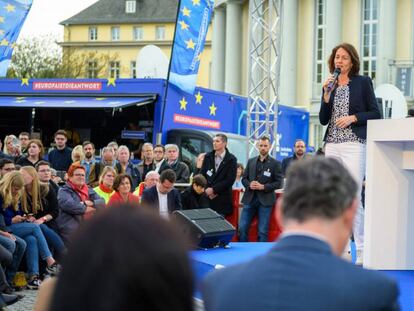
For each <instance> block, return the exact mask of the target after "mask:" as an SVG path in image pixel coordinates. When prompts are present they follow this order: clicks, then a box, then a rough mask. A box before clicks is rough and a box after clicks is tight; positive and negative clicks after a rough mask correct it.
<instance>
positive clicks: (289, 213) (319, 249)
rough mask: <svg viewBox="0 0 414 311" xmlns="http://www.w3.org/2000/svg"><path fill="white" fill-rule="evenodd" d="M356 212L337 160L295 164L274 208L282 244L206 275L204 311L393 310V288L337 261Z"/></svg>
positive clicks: (351, 184)
mask: <svg viewBox="0 0 414 311" xmlns="http://www.w3.org/2000/svg"><path fill="white" fill-rule="evenodd" d="M357 207H358V200H357V184H356V182H355V181H354V179H353V178H352V176H351V175H350V174H349V173H348V171H347V170H346V169H345V168H344V167H343V166H342V165H341V164H340V163H339V162H337V161H336V160H335V159H332V158H326V159H324V158H321V157H315V158H312V159H306V160H303V161H297V162H296V163H293V164H292V167H291V169H290V170H289V172H288V175H287V179H286V185H285V188H284V195H283V202H281V201H280V200H279V201H278V202H277V208H278V211H279V214H280V218H281V220H282V223H283V226H284V231H283V234H282V237H281V239H280V240H279V241H278V243H277V244H276V245H275V247H274V248H273V249H272V250H271V251H270V252H269V253H268V254H266V255H264V256H261V257H258V258H256V259H254V260H253V261H252V262H248V263H244V264H241V265H237V266H233V267H229V268H225V269H222V270H219V271H217V272H214V273H213V274H211V275H210V276H208V277H207V278H206V279H205V281H204V283H203V286H202V292H203V296H204V302H205V307H206V310H207V311H218V310H223V311H224V310H238V311H243V310H255V311H260V310H284V311H286V310H288V311H299V310H307V311H321V310H335V311H348V310H352V311H374V310H378V311H379V310H381V311H384V310H399V306H398V302H397V299H398V288H397V285H396V284H395V282H394V281H392V280H390V279H388V278H387V277H386V276H385V275H383V274H382V273H380V272H376V271H370V270H365V269H362V268H361V267H358V266H355V265H353V264H351V263H348V262H345V261H344V260H342V259H341V258H340V255H341V254H342V251H343V250H344V247H345V245H346V244H347V241H348V238H349V235H350V232H351V230H352V225H353V219H354V216H355V212H356V210H357Z"/></svg>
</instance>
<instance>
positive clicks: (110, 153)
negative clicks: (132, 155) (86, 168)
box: [89, 147, 122, 187]
mask: <svg viewBox="0 0 414 311" xmlns="http://www.w3.org/2000/svg"><path fill="white" fill-rule="evenodd" d="M94 166H95V169H94V175H95V179H94V180H92V179H91V178H89V182H90V185H91V186H92V187H96V186H98V185H99V176H101V172H102V171H103V169H104V168H105V166H110V167H112V168H113V169H114V170H115V171H116V173H117V174H121V173H122V166H121V164H119V163H118V162H117V161H116V158H115V152H114V150H113V149H112V147H104V148H103V149H102V159H101V162H99V163H98V162H96V163H95V165H94Z"/></svg>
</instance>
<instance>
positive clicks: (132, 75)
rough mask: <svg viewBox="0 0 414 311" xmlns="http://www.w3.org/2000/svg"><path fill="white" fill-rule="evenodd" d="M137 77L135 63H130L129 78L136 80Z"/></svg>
mask: <svg viewBox="0 0 414 311" xmlns="http://www.w3.org/2000/svg"><path fill="white" fill-rule="evenodd" d="M136 77H137V62H136V61H131V78H132V79H136Z"/></svg>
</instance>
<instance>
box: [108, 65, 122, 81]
mask: <svg viewBox="0 0 414 311" xmlns="http://www.w3.org/2000/svg"><path fill="white" fill-rule="evenodd" d="M120 71H121V66H120V63H119V62H109V77H110V78H115V79H119V74H120Z"/></svg>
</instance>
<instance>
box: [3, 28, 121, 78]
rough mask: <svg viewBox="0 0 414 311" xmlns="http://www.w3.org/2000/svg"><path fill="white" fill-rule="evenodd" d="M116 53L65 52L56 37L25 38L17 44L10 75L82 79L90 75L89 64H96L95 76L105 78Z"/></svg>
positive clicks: (72, 50)
mask: <svg viewBox="0 0 414 311" xmlns="http://www.w3.org/2000/svg"><path fill="white" fill-rule="evenodd" d="M116 58H117V54H113V55H110V54H98V52H97V51H93V50H91V51H79V50H77V49H75V48H65V49H64V51H62V47H60V46H59V45H58V44H57V43H56V37H54V36H52V35H45V36H41V37H34V38H24V39H22V40H20V41H19V43H17V44H16V45H15V47H14V52H13V57H12V60H11V64H10V68H9V70H8V72H7V77H8V78H19V79H20V78H80V77H87V71H86V70H87V66H88V64H89V63H91V62H93V63H94V70H95V72H96V77H105V78H106V75H105V69H106V68H107V64H108V63H109V62H110V61H113V60H115V59H116Z"/></svg>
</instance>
